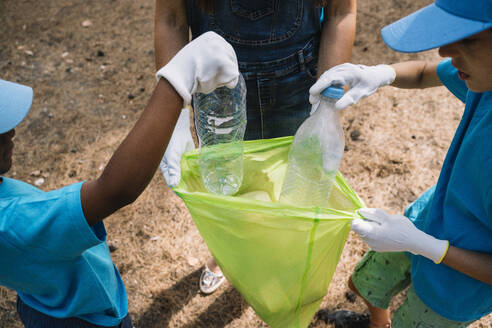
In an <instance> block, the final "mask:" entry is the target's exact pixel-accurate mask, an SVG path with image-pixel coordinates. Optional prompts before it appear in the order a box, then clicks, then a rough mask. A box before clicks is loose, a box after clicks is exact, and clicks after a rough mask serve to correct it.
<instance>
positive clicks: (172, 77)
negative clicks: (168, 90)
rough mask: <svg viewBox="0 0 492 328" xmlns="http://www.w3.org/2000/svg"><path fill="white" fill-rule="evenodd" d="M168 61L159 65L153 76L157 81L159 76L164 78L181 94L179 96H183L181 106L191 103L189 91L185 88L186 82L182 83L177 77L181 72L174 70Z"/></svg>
mask: <svg viewBox="0 0 492 328" xmlns="http://www.w3.org/2000/svg"><path fill="white" fill-rule="evenodd" d="M170 63H171V62H170ZM170 63H168V64H167V65H165V66H163V67H161V69H159V70H158V71H157V73H155V77H156V79H157V81H159V78H161V77H162V78H165V79H166V80H167V81H168V82H169V83H170V84H171V85H172V86H173V88H174V90H176V92H177V93H178V94H179V95H180V96H181V98H183V107H184V106H186V105H189V104H190V103H191V93H190V91H189V90H188V88H186V86H185V84H186V83H184V81H181V80H180V79H179V77H180V76H182V74H183V73H182V72H178V71H176V70H174V69H173V67H172V65H169V64H170Z"/></svg>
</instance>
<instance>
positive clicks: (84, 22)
mask: <svg viewBox="0 0 492 328" xmlns="http://www.w3.org/2000/svg"><path fill="white" fill-rule="evenodd" d="M82 26H83V27H89V26H92V22H91V21H90V20H88V19H86V20H85V21H83V22H82Z"/></svg>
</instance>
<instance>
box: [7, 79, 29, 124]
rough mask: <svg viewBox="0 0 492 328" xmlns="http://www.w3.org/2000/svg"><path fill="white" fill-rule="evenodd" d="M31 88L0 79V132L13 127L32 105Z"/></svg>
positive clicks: (20, 120)
mask: <svg viewBox="0 0 492 328" xmlns="http://www.w3.org/2000/svg"><path fill="white" fill-rule="evenodd" d="M32 97H33V91H32V88H30V87H28V86H25V85H22V84H17V83H14V82H9V81H5V80H1V79H0V134H2V133H5V132H8V131H10V130H12V129H13V128H15V127H16V126H17V124H19V123H20V122H22V120H23V119H24V117H26V115H27V113H28V112H29V109H30V108H31V105H32Z"/></svg>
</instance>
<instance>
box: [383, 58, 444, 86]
mask: <svg viewBox="0 0 492 328" xmlns="http://www.w3.org/2000/svg"><path fill="white" fill-rule="evenodd" d="M438 64H439V62H433V63H428V62H425V61H409V62H403V63H397V64H393V65H391V67H392V68H393V69H394V70H395V73H396V74H395V75H396V76H395V80H394V81H393V83H391V85H392V86H394V87H397V88H402V89H424V88H430V87H437V86H440V85H442V83H441V81H440V80H439V77H438V76H437V65H438Z"/></svg>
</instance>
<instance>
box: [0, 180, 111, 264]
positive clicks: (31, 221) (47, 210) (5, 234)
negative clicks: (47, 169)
mask: <svg viewBox="0 0 492 328" xmlns="http://www.w3.org/2000/svg"><path fill="white" fill-rule="evenodd" d="M81 187H82V183H77V184H73V185H70V186H68V187H65V188H61V189H58V190H53V191H50V192H41V193H33V194H30V195H23V196H17V197H10V198H3V199H0V239H4V241H6V242H8V243H9V244H11V245H12V246H13V247H16V248H19V249H23V250H25V251H27V252H30V253H34V254H40V256H41V257H46V256H47V255H48V254H49V256H50V257H56V258H61V259H72V258H74V257H77V256H79V255H80V254H82V253H83V252H84V251H85V250H87V249H89V248H91V247H93V246H95V245H98V244H100V243H102V242H105V238H106V230H105V228H104V224H103V223H102V222H100V223H99V224H96V225H94V226H92V227H90V226H89V224H88V223H87V221H86V219H85V216H84V213H83V211H82V204H81V200H80V189H81Z"/></svg>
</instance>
